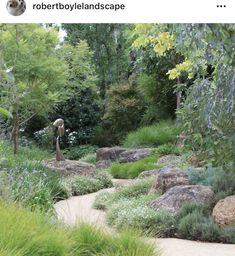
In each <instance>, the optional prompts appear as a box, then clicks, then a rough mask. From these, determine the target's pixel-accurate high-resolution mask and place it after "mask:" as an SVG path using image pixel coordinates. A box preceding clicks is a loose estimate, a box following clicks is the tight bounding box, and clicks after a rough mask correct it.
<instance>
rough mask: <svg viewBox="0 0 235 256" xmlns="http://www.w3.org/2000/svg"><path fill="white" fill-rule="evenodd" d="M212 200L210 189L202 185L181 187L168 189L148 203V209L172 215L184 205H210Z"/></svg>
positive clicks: (212, 194) (212, 195) (212, 193)
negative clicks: (163, 211)
mask: <svg viewBox="0 0 235 256" xmlns="http://www.w3.org/2000/svg"><path fill="white" fill-rule="evenodd" d="M213 200H214V192H213V191H212V190H211V188H210V187H207V186H203V185H181V186H175V187H173V188H170V189H169V190H168V191H167V192H166V193H165V194H163V195H162V196H160V197H158V198H157V199H156V200H154V201H152V202H151V203H150V207H152V208H153V209H155V210H156V211H158V210H166V211H168V212H170V213H172V214H175V213H177V211H178V210H179V209H180V208H181V207H182V206H183V204H184V203H187V202H191V203H201V204H204V203H206V204H210V203H212V202H213Z"/></svg>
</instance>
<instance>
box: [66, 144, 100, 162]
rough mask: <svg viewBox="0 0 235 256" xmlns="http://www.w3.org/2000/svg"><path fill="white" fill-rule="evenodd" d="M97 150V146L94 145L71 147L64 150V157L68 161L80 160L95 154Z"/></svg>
mask: <svg viewBox="0 0 235 256" xmlns="http://www.w3.org/2000/svg"><path fill="white" fill-rule="evenodd" d="M96 150H97V146H94V145H80V146H74V147H69V148H67V149H65V150H64V156H65V157H66V158H67V159H71V160H79V159H80V158H82V157H84V156H85V155H87V154H90V153H95V152H96Z"/></svg>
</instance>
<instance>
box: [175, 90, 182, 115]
mask: <svg viewBox="0 0 235 256" xmlns="http://www.w3.org/2000/svg"><path fill="white" fill-rule="evenodd" d="M181 96H182V93H181V92H177V94H176V97H177V104H176V111H177V110H179V108H180V105H181V98H182V97H181Z"/></svg>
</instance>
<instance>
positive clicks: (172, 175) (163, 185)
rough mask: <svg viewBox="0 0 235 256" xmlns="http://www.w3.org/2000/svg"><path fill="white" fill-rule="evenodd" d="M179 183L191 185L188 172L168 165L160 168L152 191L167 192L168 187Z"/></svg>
mask: <svg viewBox="0 0 235 256" xmlns="http://www.w3.org/2000/svg"><path fill="white" fill-rule="evenodd" d="M179 185H189V180H188V175H187V173H186V172H185V171H184V170H181V169H179V168H178V167H175V166H166V167H163V168H161V169H160V170H158V172H157V175H156V180H155V182H154V184H153V187H152V189H151V191H161V193H165V192H166V191H167V190H168V189H170V188H172V187H175V186H179Z"/></svg>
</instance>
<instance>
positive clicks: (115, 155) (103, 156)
mask: <svg viewBox="0 0 235 256" xmlns="http://www.w3.org/2000/svg"><path fill="white" fill-rule="evenodd" d="M125 150H126V149H125V148H120V147H113V148H99V149H98V150H97V151H96V160H97V162H98V161H111V162H114V161H117V160H118V159H119V156H120V154H121V153H122V152H124V151H125Z"/></svg>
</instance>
